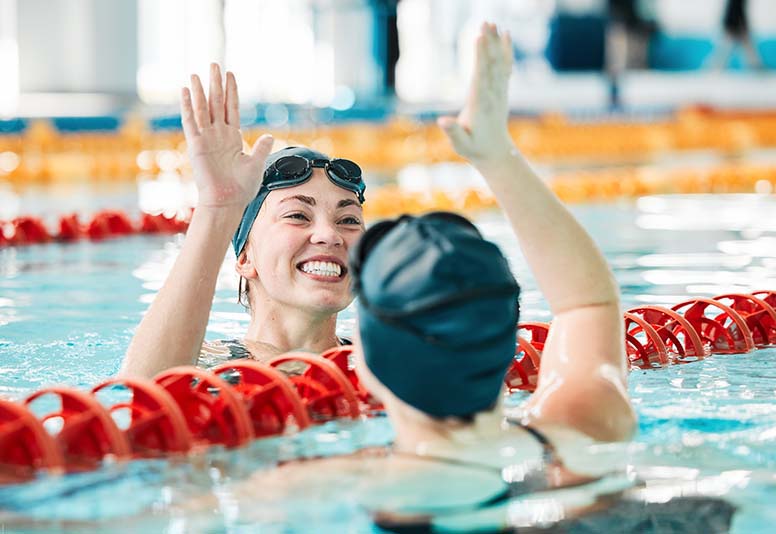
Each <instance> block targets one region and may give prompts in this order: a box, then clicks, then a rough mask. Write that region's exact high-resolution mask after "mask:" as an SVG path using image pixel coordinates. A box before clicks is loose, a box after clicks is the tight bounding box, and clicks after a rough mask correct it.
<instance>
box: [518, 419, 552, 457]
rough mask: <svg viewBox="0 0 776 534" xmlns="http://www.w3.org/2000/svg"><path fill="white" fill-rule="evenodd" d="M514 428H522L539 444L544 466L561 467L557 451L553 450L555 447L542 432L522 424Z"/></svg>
mask: <svg viewBox="0 0 776 534" xmlns="http://www.w3.org/2000/svg"><path fill="white" fill-rule="evenodd" d="M515 426H518V427H520V428H522V429H523V430H525V431H526V432H528V433H529V434H531V436H533V437H534V439H535V440H536V441H538V442H539V445H541V446H542V459H543V460H544V463H545V464H547V465H555V466H563V459H562V458H561V457H560V455H559V454H558V449H556V448H555V445H553V444H552V442H551V441H550V439H549V438H548V437H547V436H545V435H544V433H543V432H540V431H539V430H537V429H535V428H534V427H532V426H531V425H526V424H523V423H515Z"/></svg>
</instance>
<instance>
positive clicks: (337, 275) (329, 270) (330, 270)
mask: <svg viewBox="0 0 776 534" xmlns="http://www.w3.org/2000/svg"><path fill="white" fill-rule="evenodd" d="M296 268H297V269H299V270H300V271H302V272H303V273H305V274H309V275H312V276H315V277H322V278H328V279H331V280H339V279H341V278H344V277H345V275H346V274H347V272H348V269H347V267H345V266H343V265H340V264H339V263H335V262H333V261H304V262H302V263H300V264H298V265H297V266H296Z"/></svg>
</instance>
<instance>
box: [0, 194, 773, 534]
mask: <svg viewBox="0 0 776 534" xmlns="http://www.w3.org/2000/svg"><path fill="white" fill-rule="evenodd" d="M573 211H574V213H575V215H576V216H577V217H578V218H579V220H580V221H581V222H582V224H583V225H584V226H585V227H586V228H587V229H588V230H589V231H590V233H591V234H592V235H593V237H594V238H595V240H596V242H597V243H598V244H599V246H600V247H601V248H602V249H603V251H604V253H605V255H606V257H607V258H608V260H609V261H610V263H611V265H612V268H613V270H614V273H615V276H616V278H617V280H618V282H619V284H620V287H621V288H622V293H623V303H624V307H625V308H630V307H633V306H636V305H641V304H658V305H670V304H674V303H677V302H679V301H681V300H684V299H686V298H687V297H688V296H690V297H692V296H714V295H717V294H721V293H726V292H744V293H746V292H751V291H754V290H761V289H776V219H774V218H773V215H772V214H773V213H776V198H775V197H768V196H755V195H729V196H724V195H723V196H708V197H707V196H698V197H686V196H674V197H647V198H643V199H641V200H639V201H638V203H635V204H634V203H624V204H609V205H587V206H577V207H574V208H573ZM476 221H477V224H478V226H479V227H480V229H481V230H482V232H483V233H484V235H485V236H486V237H487V238H489V239H492V240H494V241H495V242H497V243H498V244H499V245H501V246H502V247H503V248H504V250H505V251H506V252H507V255H508V257H509V259H510V262H511V264H512V267H513V270H514V271H515V274H516V276H517V277H518V280H520V282H521V284H522V286H523V292H522V297H521V299H522V317H521V319H522V320H524V321H532V320H537V321H548V320H550V319H551V317H550V315H549V312H548V310H547V306H546V303H545V302H544V301H543V299H542V297H541V295H540V293H539V292H538V290H537V287H536V284H535V282H534V280H533V278H532V277H531V275H530V273H529V272H528V270H527V267H526V266H525V263H524V261H523V260H522V257H521V253H520V251H519V248H518V246H517V242H516V240H515V238H514V237H513V235H512V233H511V231H510V229H509V227H508V225H507V223H506V221H505V220H504V218H503V216H502V215H501V214H499V213H496V212H492V213H491V212H489V213H483V214H480V215H479V216H478V217H477V219H476ZM181 239H182V238H181V237H180V236H135V237H130V238H122V239H118V240H108V241H104V242H98V243H90V242H78V243H73V244H48V245H40V246H29V247H20V248H5V249H0V395H2V396H3V397H6V398H12V399H19V398H22V397H24V396H26V395H27V394H29V393H31V392H32V391H34V390H36V389H39V388H41V387H44V386H49V385H54V384H67V385H70V386H75V387H80V388H87V387H91V386H93V385H95V384H97V383H98V382H100V381H102V380H104V379H106V378H108V377H110V376H112V375H114V374H115V373H116V371H117V370H118V368H119V365H120V362H121V359H122V356H123V354H124V352H125V350H126V348H127V346H128V344H129V341H130V339H131V336H132V331H133V329H134V328H135V327H136V325H137V324H138V322H139V320H140V317H141V315H142V313H143V312H144V310H145V309H146V308H147V306H148V304H149V302H151V300H152V299H153V297H154V294H155V293H156V291H157V290H158V289H159V288H160V287H161V284H162V282H163V280H164V279H165V276H166V274H167V272H168V271H169V269H170V267H171V265H172V262H173V260H174V258H175V256H176V253H177V251H178V250H179V247H180V244H181ZM569 268H573V266H569ZM236 295H237V280H236V278H235V276H234V274H233V260H232V258H230V257H229V255H227V258H226V261H225V263H224V268H223V270H222V273H221V276H220V278H219V282H218V286H217V291H216V297H215V301H214V305H213V310H212V312H211V316H210V323H209V326H208V331H207V338H208V339H220V338H234V337H240V336H241V335H242V334H243V333H244V331H245V329H246V327H247V325H248V316H247V314H246V313H245V311H244V310H243V309H242V307H241V306H239V305H238V304H237V302H236V300H237V299H236ZM181 313H185V310H181ZM353 327H354V310H353V307H352V306H351V307H350V308H348V309H347V310H345V311H344V312H343V313H342V314H341V319H340V321H339V330H340V333H341V334H342V335H346V336H347V335H349V334H350V333H351V332H352V330H353ZM582 350H584V347H583V348H582ZM774 362H776V348H768V349H761V350H758V351H755V352H751V353H749V354H739V355H714V356H712V357H710V358H707V359H705V360H702V361H699V362H694V363H690V364H686V365H678V366H672V367H667V368H662V369H654V370H648V371H634V372H632V373H631V375H630V383H629V389H630V393H631V395H632V397H633V402H634V405H635V407H636V410H637V412H638V416H639V429H638V434H637V436H636V438H635V440H634V441H633V443H632V444H631V445H629V446H628V447H626V448H624V449H623V451H622V454H623V455H626V456H627V457H629V458H630V459H631V460H632V461H633V462H634V463H643V464H645V465H646V464H649V465H661V466H674V467H682V468H689V469H692V470H695V471H693V472H695V473H698V474H699V475H702V474H705V475H717V474H719V473H722V472H725V473H730V472H733V473H735V472H746V473H747V474H746V476H744V478H745V479H746V483H740V484H738V486H737V489H736V491H735V492H733V493H731V496H734V497H735V499H736V500H737V501H738V502H737V504H739V506H741V510H740V511H739V513H738V514H737V515H736V516H735V520H734V525H733V529H734V530H733V531H734V532H741V533H744V532H746V533H749V532H760V531H763V532H766V531H768V530H769V526H770V525H771V524H773V522H774V521H776V517H772V516H770V515H769V514H773V512H771V511H770V510H769V508H768V507H767V506H765V503H767V502H774V501H776V489H774V488H776V486H774V485H773V484H774V483H775V482H776V479H774V475H772V473H776V367H774ZM525 398H526V395H525V394H523V393H517V394H515V395H513V396H512V397H511V398H510V399H509V401H508V403H509V405H510V406H512V407H518V408H519V406H520V404H521V403H522V402H523V401H524V399H525ZM391 435H392V433H391V429H390V427H389V425H388V424H387V422H386V420H384V419H381V418H377V419H370V420H367V421H361V422H356V423H352V422H333V423H329V424H326V425H323V426H322V427H318V428H315V429H312V430H309V431H306V432H304V433H302V434H300V435H297V436H294V437H286V438H282V439H270V440H261V441H257V442H255V443H254V444H253V445H251V446H249V447H247V448H246V449H244V450H241V451H223V450H213V451H212V452H211V453H210V454H209V455H208V456H207V459H205V460H203V462H205V463H206V464H207V465H210V464H217V465H218V466H219V469H215V470H214V469H202V468H201V466H199V468H193V467H192V466H190V465H187V464H186V463H183V464H181V465H177V464H176V465H172V464H171V463H170V462H166V461H164V462H158V461H154V462H132V463H131V464H130V465H129V466H106V467H105V468H104V469H102V470H100V471H98V472H95V473H85V474H80V475H71V476H68V477H62V478H60V479H57V480H54V481H52V480H49V479H44V480H42V481H38V482H34V483H31V484H27V485H25V486H23V487H12V488H9V487H6V488H0V524H4V519H3V517H4V516H3V512H2V511H1V510H2V509H3V508H5V509H7V510H11V511H15V512H17V513H23V514H24V515H27V516H32V517H35V518H39V519H40V520H41V521H44V520H48V521H53V523H51V525H58V528H64V529H65V530H66V531H67V528H73V529H75V530H85V529H86V528H87V526H86V524H82V523H80V522H81V521H87V520H89V521H91V520H113V519H115V518H121V517H124V516H129V515H132V514H136V513H138V512H139V511H141V510H148V509H152V510H156V511H159V513H162V511H165V510H167V511H168V512H169V511H170V510H175V503H179V502H181V501H183V500H185V499H187V498H188V497H189V496H191V495H194V494H196V493H197V492H198V491H200V490H201V489H202V487H217V486H218V484H220V483H222V482H223V477H227V478H229V477H234V478H240V477H243V476H246V475H247V474H248V473H249V472H250V471H251V470H252V469H254V468H256V467H260V466H267V465H273V464H274V463H275V462H276V461H277V460H278V459H282V458H285V459H288V458H293V457H297V456H299V455H317V454H333V453H339V452H349V451H352V450H355V449H357V448H360V447H363V446H366V445H372V444H384V443H388V442H389V441H390V440H391ZM743 501H745V502H744V503H743V505H742V504H741V502H743ZM758 503H759V504H758ZM228 508H229V507H228V506H226V505H225V508H224V510H225V511H224V512H223V513H224V521H225V523H224V524H226V525H232V527H229V528H228V529H227V530H228V531H230V532H232V531H234V532H238V531H242V530H240V529H241V528H246V529H247V528H249V526H250V525H246V524H245V523H244V521H243V520H241V519H240V517H239V514H237V516H234V517H232V516H229V512H228ZM270 508H271V509H270ZM284 510H285V512H287V513H284ZM291 510H294V512H293V513H292V512H291ZM311 514H312V516H314V519H315V521H316V525H318V526H317V527H316V529H315V530H316V531H321V532H322V531H326V528H327V525H328V526H330V527H331V531H332V532H342V531H345V530H346V529H345V527H344V525H347V527H348V528H347V531H348V532H369V531H370V529H371V527H370V526H369V521H368V518H367V517H366V516H365V515H364V513H363V511H360V510H359V509H358V507H357V506H356V505H355V504H354V502H353V501H352V500H350V499H348V498H342V499H332V500H327V501H325V502H317V503H316V505H315V506H313V507H310V505H309V503H308V505H306V508H305V512H304V513H299V509H298V506H296V505H295V504H294V503H285V506H276V505H273V507H269V506H268V507H267V515H266V516H263V517H264V519H263V520H262V530H261V531H262V532H264V531H267V532H296V531H299V532H305V531H309V530H305V528H306V527H309V524H310V523H309V521H310V520H311V519H310V517H311ZM230 521H231V523H230ZM69 522H74V523H69ZM63 525H64V526H63ZM68 525H79V526H78V527H68ZM140 525H141V523H138V524H135V526H136V527H138V528H139V527H140ZM165 525H166V526H165V529H166V530H167V531H169V532H178V531H181V532H183V531H185V532H191V531H193V530H192V528H193V526H192V523H191V521H190V520H188V519H187V517H186V516H180V517H179V516H177V515H176V514H175V513H173V512H170V513H169V514H168V516H166V523H165ZM295 525H296V526H295ZM254 526H255V524H254ZM11 528H13V527H11ZM52 528H53V527H52ZM133 528H134V527H133ZM338 529H339V530H338ZM98 530H99V529H98ZM8 531H9V530H5V532H8ZM10 531H13V530H10ZM207 531H209V530H207ZM246 531H247V530H246Z"/></svg>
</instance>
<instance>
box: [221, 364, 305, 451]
mask: <svg viewBox="0 0 776 534" xmlns="http://www.w3.org/2000/svg"><path fill="white" fill-rule="evenodd" d="M210 371H211V372H212V373H214V374H215V375H217V376H220V377H221V378H223V379H224V380H225V381H226V382H228V383H229V384H230V385H231V387H232V388H233V389H234V390H235V391H236V392H237V393H238V394H239V395H240V396H241V398H242V402H243V404H244V406H245V408H246V410H247V411H248V414H249V416H250V420H251V424H252V426H253V435H254V436H255V437H257V438H261V437H265V436H275V435H279V434H285V433H287V432H289V431H293V430H303V429H305V428H307V427H308V426H310V417H309V416H308V414H307V409H306V408H305V405H304V403H303V402H302V399H301V398H299V395H297V393H296V390H295V389H294V385H293V383H292V382H291V381H290V380H289V379H288V378H287V377H286V375H284V374H283V373H281V372H280V371H278V370H276V369H275V368H273V367H270V366H269V365H267V364H263V363H259V362H256V361H253V360H236V361H232V362H227V363H224V364H222V365H219V366H217V367H214V368H213V369H211V370H210ZM235 381H236V383H235Z"/></svg>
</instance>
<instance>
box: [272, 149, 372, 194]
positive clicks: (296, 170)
mask: <svg viewBox="0 0 776 534" xmlns="http://www.w3.org/2000/svg"><path fill="white" fill-rule="evenodd" d="M315 168H320V169H323V170H324V171H326V175H327V176H328V177H329V180H331V181H332V182H333V183H334V184H335V185H338V186H339V187H341V188H343V189H347V190H348V191H352V192H353V193H355V194H356V195H357V196H358V201H359V202H362V203H363V202H364V190H365V189H366V185H365V184H364V180H363V179H362V177H361V167H359V166H358V165H357V164H356V163H355V162H353V161H350V160H349V159H341V158H336V159H332V160H328V159H308V158H306V157H304V156H300V155H291V156H283V157H281V158H278V159H277V161H275V162H274V163H273V164H272V165H270V166H269V167H268V168H267V170H266V171H264V181H263V182H262V186H263V187H265V188H266V189H267V191H273V190H275V189H281V188H284V187H294V186H295V185H299V184H303V183H305V182H306V181H307V180H309V179H310V177H311V176H312V174H313V169H315Z"/></svg>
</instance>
